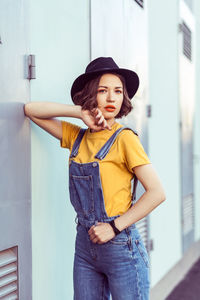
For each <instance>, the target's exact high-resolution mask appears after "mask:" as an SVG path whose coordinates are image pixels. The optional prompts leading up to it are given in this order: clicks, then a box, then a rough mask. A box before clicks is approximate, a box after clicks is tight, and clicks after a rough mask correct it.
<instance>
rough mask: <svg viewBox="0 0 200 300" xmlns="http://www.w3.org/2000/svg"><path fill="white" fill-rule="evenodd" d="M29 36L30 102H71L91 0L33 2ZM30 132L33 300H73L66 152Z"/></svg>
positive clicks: (85, 50) (85, 49) (84, 56)
mask: <svg viewBox="0 0 200 300" xmlns="http://www.w3.org/2000/svg"><path fill="white" fill-rule="evenodd" d="M30 35H31V54H35V55H36V80H32V81H31V101H52V102H59V103H67V104H72V101H71V100H70V87H71V84H72V82H73V80H74V79H75V78H76V77H77V76H78V75H79V73H80V72H82V71H83V72H84V68H85V65H87V64H88V62H89V55H90V42H89V36H90V31H89V1H81V0H78V1H65V0H63V1H58V2H54V1H50V2H49V1H43V2H42V3H41V1H35V0H34V1H31V31H30ZM81 68H82V69H81ZM61 119H64V118H61ZM71 121H72V120H71ZM73 121H74V122H76V123H77V124H78V121H77V120H73ZM79 124H81V125H83V123H82V122H81V121H80V122H79ZM31 128H32V134H31V141H32V148H31V151H32V228H33V231H32V235H33V299H35V300H36V299H37V300H43V299H48V300H55V299H72V298H73V296H72V289H73V283H72V268H73V254H74V238H75V230H76V227H75V222H74V218H75V213H74V211H73V208H72V206H71V204H70V202H69V195H68V175H67V174H68V167H67V161H68V152H67V151H68V150H67V149H61V148H60V143H59V141H58V140H57V139H55V138H54V137H52V136H50V135H49V134H48V133H46V132H45V131H43V130H42V129H40V128H39V127H38V126H36V125H35V124H33V122H31Z"/></svg>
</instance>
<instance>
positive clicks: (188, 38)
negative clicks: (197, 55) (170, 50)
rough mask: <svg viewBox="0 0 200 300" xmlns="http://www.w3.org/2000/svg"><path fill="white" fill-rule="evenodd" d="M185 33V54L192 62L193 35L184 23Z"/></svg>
mask: <svg viewBox="0 0 200 300" xmlns="http://www.w3.org/2000/svg"><path fill="white" fill-rule="evenodd" d="M181 29H182V32H183V54H184V55H185V56H186V57H187V58H188V59H189V60H190V61H191V60H192V33H191V30H190V29H189V27H188V26H187V25H186V24H185V23H184V22H183V23H182V26H181Z"/></svg>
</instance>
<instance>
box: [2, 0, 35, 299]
mask: <svg viewBox="0 0 200 300" xmlns="http://www.w3.org/2000/svg"><path fill="white" fill-rule="evenodd" d="M28 12H29V2H28V1H25V0H22V1H12V0H1V2H0V35H1V41H2V44H0V70H1V72H0V251H1V250H5V249H8V248H11V247H14V246H17V247H18V261H19V265H18V267H19V299H20V300H27V299H29V300H30V299H31V298H32V284H31V279H32V267H31V262H32V253H31V169H30V167H31V153H30V151H31V148H30V128H29V121H28V119H26V118H25V117H24V112H23V104H24V103H25V102H26V101H27V100H28V98H29V81H28V80H27V79H26V67H27V64H26V63H27V54H29V53H28V44H29V42H28V27H29V26H28V24H29V15H28Z"/></svg>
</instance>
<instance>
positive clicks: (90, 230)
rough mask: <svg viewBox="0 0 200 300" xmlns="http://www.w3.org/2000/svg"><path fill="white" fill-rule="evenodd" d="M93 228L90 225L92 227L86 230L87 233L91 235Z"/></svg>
mask: <svg viewBox="0 0 200 300" xmlns="http://www.w3.org/2000/svg"><path fill="white" fill-rule="evenodd" d="M94 227H95V225H92V227H90V229H89V230H88V233H89V234H91V233H92V232H93V228H94Z"/></svg>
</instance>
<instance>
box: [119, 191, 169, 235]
mask: <svg viewBox="0 0 200 300" xmlns="http://www.w3.org/2000/svg"><path fill="white" fill-rule="evenodd" d="M164 200H165V196H164V195H163V194H162V192H159V191H157V190H150V191H146V192H144V194H143V195H142V196H141V197H140V199H139V200H138V201H137V202H136V203H135V204H134V205H133V206H132V207H131V208H130V209H129V210H128V211H127V212H126V213H125V214H123V215H122V216H120V217H118V218H116V219H115V225H116V227H117V228H118V229H119V230H120V231H122V230H123V229H125V228H127V227H129V226H130V225H132V224H133V223H136V222H137V221H139V220H140V219H142V218H144V217H145V216H146V215H148V214H149V213H150V212H151V211H152V210H153V209H154V208H156V207H157V206H158V205H160V204H161V203H162V202H163V201H164Z"/></svg>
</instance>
